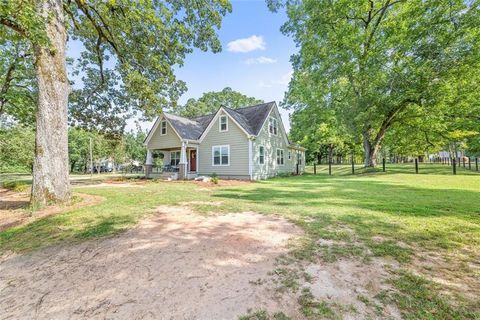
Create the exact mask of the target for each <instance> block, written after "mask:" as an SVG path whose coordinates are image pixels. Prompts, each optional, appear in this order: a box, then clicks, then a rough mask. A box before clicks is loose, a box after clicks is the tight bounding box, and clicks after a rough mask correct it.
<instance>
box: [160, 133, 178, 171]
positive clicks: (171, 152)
mask: <svg viewBox="0 0 480 320" xmlns="http://www.w3.org/2000/svg"><path fill="white" fill-rule="evenodd" d="M160 129H161V128H160ZM177 152H180V157H179V158H178V163H179V164H180V160H182V150H172V151H170V163H169V164H170V165H171V163H172V159H173V157H172V154H174V153H177Z"/></svg>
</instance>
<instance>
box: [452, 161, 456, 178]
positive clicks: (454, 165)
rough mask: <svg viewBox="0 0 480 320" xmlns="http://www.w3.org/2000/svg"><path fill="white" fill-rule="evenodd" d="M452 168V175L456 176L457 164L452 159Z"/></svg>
mask: <svg viewBox="0 0 480 320" xmlns="http://www.w3.org/2000/svg"><path fill="white" fill-rule="evenodd" d="M452 168H453V174H457V163H456V161H455V158H452Z"/></svg>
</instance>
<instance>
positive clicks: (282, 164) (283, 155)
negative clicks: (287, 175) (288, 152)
mask: <svg viewBox="0 0 480 320" xmlns="http://www.w3.org/2000/svg"><path fill="white" fill-rule="evenodd" d="M278 151H282V152H281V153H282V159H283V161H282V162H283V163H278ZM275 161H276V163H277V166H284V165H285V150H283V149H281V148H277V151H276V157H275Z"/></svg>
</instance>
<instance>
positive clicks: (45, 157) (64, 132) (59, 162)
mask: <svg viewBox="0 0 480 320" xmlns="http://www.w3.org/2000/svg"><path fill="white" fill-rule="evenodd" d="M37 10H38V13H39V14H40V15H41V16H42V17H44V19H45V24H46V31H47V36H48V39H49V40H50V44H49V46H42V47H40V46H36V47H35V71H36V74H37V83H38V107H37V115H36V117H37V123H36V128H37V130H36V138H35V160H34V165H33V186H32V196H31V201H32V203H33V204H39V205H45V204H47V203H50V202H63V201H66V200H68V199H69V198H70V183H69V180H68V169H69V163H68V128H67V103H68V95H69V93H70V86H69V84H68V78H67V69H66V66H65V61H66V60H65V50H66V43H67V33H66V30H65V21H64V15H63V1H62V0H37Z"/></svg>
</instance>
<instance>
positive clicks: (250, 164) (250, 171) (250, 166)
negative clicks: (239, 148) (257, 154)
mask: <svg viewBox="0 0 480 320" xmlns="http://www.w3.org/2000/svg"><path fill="white" fill-rule="evenodd" d="M252 145H253V143H252V138H249V139H248V174H249V176H250V180H253V152H252V151H253V150H252Z"/></svg>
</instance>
